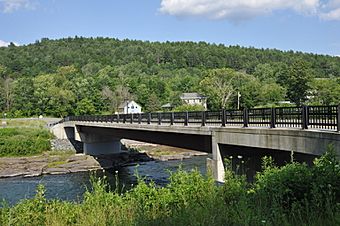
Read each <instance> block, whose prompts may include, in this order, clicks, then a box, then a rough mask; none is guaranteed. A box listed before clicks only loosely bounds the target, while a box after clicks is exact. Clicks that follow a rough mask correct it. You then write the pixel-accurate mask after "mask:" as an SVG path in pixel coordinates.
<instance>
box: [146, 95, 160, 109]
mask: <svg viewBox="0 0 340 226" xmlns="http://www.w3.org/2000/svg"><path fill="white" fill-rule="evenodd" d="M160 106H161V104H160V101H159V99H158V96H157V95H156V94H155V93H151V94H150V96H149V98H148V100H147V103H146V111H148V112H155V111H158V110H159V109H160Z"/></svg>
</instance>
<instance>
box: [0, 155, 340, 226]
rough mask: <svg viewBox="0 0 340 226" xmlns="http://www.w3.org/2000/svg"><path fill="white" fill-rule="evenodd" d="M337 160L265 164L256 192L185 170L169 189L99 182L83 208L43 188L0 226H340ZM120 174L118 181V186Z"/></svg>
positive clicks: (3, 213)
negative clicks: (48, 195)
mask: <svg viewBox="0 0 340 226" xmlns="http://www.w3.org/2000/svg"><path fill="white" fill-rule="evenodd" d="M334 153H335V152H334V151H331V152H328V153H326V154H325V155H324V156H322V157H321V158H319V159H318V160H316V161H315V165H314V166H312V167H308V166H307V165H305V164H300V163H289V164H287V165H286V166H283V167H277V166H275V165H273V161H272V159H270V158H266V159H264V164H263V172H261V173H258V176H257V179H256V180H255V181H254V183H251V184H250V183H247V182H246V181H245V178H244V177H240V176H237V175H235V174H234V173H233V172H231V171H229V170H227V171H226V178H225V183H224V184H216V183H215V181H214V179H213V178H211V176H209V174H208V175H207V176H203V175H201V174H200V173H199V172H198V171H190V172H187V171H185V170H182V169H180V170H178V171H177V172H175V173H171V174H170V178H169V179H168V183H166V184H164V185H163V186H159V185H158V184H155V183H153V182H152V183H149V182H145V181H143V179H141V178H142V177H139V179H138V183H134V185H132V186H131V187H129V188H128V191H127V190H125V189H126V187H124V186H120V187H119V186H118V187H117V186H116V187H110V185H109V184H108V181H107V178H106V177H97V178H95V177H92V179H91V181H92V186H90V187H89V188H88V189H87V190H86V192H85V193H84V194H83V195H82V198H80V199H79V200H78V201H77V202H74V201H63V200H60V199H59V198H56V199H52V200H51V199H49V198H47V194H48V193H49V192H48V190H46V189H45V187H44V186H43V185H41V184H40V185H38V187H37V192H36V194H35V196H34V197H33V198H30V199H25V200H22V201H20V202H18V203H17V204H15V205H13V206H10V205H7V204H5V205H4V204H3V206H2V208H0V224H1V225H51V226H52V225H103V226H104V225H124V226H125V225H258V226H260V225H311V226H314V225H315V226H317V225H339V222H340V221H339V220H340V208H339V207H340V206H339V201H340V200H339V197H340V189H339V188H340V187H339V186H338V185H339V184H338V183H339V181H340V180H339V179H340V172H339V168H338V167H337V166H339V160H338V159H336V156H335V155H334ZM121 173H123V172H115V173H114V174H115V176H116V178H118V177H119V175H120V174H121ZM118 183H119V182H118V181H117V180H116V184H118ZM66 192H69V191H66ZM66 192H65V193H66ZM0 205H1V203H0Z"/></svg>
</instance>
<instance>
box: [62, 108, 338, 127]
mask: <svg viewBox="0 0 340 226" xmlns="http://www.w3.org/2000/svg"><path fill="white" fill-rule="evenodd" d="M66 121H83V122H105V123H125V124H126V123H129V124H154V125H183V126H188V125H196V126H211V127H221V126H222V127H225V126H240V127H268V128H300V129H316V130H329V131H337V132H340V105H338V106H336V105H331V106H302V107H280V108H254V109H247V108H244V109H243V110H226V109H222V110H220V111H194V112H152V113H140V114H114V115H83V116H69V117H66V118H64V119H63V120H62V121H61V122H66Z"/></svg>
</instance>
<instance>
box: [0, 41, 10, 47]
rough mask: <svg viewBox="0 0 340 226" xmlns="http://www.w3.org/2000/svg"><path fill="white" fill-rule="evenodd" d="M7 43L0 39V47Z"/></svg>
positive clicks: (5, 45) (7, 43)
mask: <svg viewBox="0 0 340 226" xmlns="http://www.w3.org/2000/svg"><path fill="white" fill-rule="evenodd" d="M8 45H9V42H5V41H2V40H0V47H7V46H8Z"/></svg>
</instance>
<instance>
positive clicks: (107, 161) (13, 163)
mask: <svg viewBox="0 0 340 226" xmlns="http://www.w3.org/2000/svg"><path fill="white" fill-rule="evenodd" d="M150 160H151V159H150V158H149V157H147V156H146V155H145V154H142V153H134V152H121V153H117V154H112V155H106V156H96V157H93V156H89V155H84V154H75V153H73V152H70V151H66V152H65V151H54V152H45V153H44V154H42V155H39V156H30V157H3V158H0V178H8V177H17V176H21V177H34V176H41V175H45V174H51V175H54V174H67V173H75V172H84V171H93V170H100V169H111V168H119V167H123V166H126V165H131V164H137V163H138V162H143V161H150Z"/></svg>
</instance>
